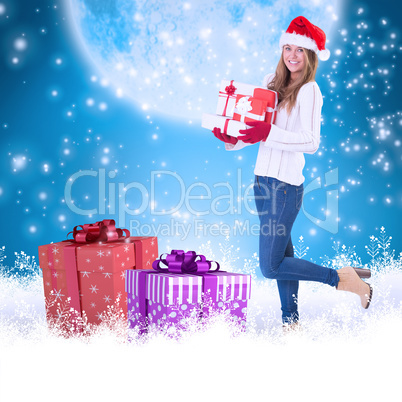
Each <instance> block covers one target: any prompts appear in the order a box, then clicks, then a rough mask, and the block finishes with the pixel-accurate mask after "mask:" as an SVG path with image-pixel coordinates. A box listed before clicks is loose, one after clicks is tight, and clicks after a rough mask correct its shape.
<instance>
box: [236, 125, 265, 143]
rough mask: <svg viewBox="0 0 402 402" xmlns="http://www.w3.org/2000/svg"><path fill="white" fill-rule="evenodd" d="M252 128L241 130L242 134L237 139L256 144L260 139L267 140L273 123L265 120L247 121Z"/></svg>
mask: <svg viewBox="0 0 402 402" xmlns="http://www.w3.org/2000/svg"><path fill="white" fill-rule="evenodd" d="M246 124H247V125H248V126H251V128H248V129H247V130H240V131H239V133H240V134H245V135H239V136H238V137H237V139H239V140H241V141H243V142H246V143H248V144H255V143H257V142H260V141H266V140H267V138H268V135H269V132H270V131H271V124H270V123H266V122H265V121H250V122H248V123H246Z"/></svg>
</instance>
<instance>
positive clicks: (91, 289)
mask: <svg viewBox="0 0 402 402" xmlns="http://www.w3.org/2000/svg"><path fill="white" fill-rule="evenodd" d="M89 290H90V291H91V293H98V290H99V289H98V288H97V287H96V285H91V287H90V288H89Z"/></svg>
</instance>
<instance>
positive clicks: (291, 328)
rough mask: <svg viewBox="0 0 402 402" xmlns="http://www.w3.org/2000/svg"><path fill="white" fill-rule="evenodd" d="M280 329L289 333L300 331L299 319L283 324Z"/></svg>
mask: <svg viewBox="0 0 402 402" xmlns="http://www.w3.org/2000/svg"><path fill="white" fill-rule="evenodd" d="M282 330H283V333H284V334H289V333H295V332H301V331H302V327H301V325H300V323H299V321H297V322H292V323H291V324H283V325H282Z"/></svg>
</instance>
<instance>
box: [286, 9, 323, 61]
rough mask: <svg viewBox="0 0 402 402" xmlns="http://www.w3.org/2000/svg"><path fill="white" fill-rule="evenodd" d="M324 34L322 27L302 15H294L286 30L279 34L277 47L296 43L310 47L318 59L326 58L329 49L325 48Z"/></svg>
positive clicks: (306, 47)
mask: <svg viewBox="0 0 402 402" xmlns="http://www.w3.org/2000/svg"><path fill="white" fill-rule="evenodd" d="M325 40H326V36H325V33H324V31H323V30H322V29H320V28H318V27H317V26H316V25H313V24H312V23H311V22H310V21H309V20H308V19H307V18H305V17H303V16H299V17H296V18H295V19H294V20H293V21H292V22H291V23H290V25H289V27H288V29H287V30H286V32H284V33H283V34H282V35H281V38H280V40H279V47H280V48H281V50H282V48H283V46H284V45H296V46H300V47H304V48H305V49H310V50H312V51H313V52H315V53H317V55H318V58H319V59H320V60H323V61H325V60H328V59H329V56H330V54H331V53H330V51H329V50H328V49H325Z"/></svg>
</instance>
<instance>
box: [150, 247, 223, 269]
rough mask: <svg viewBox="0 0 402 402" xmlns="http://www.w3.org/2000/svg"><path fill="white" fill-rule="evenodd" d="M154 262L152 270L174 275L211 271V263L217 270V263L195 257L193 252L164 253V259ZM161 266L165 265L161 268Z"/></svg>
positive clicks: (175, 251)
mask: <svg viewBox="0 0 402 402" xmlns="http://www.w3.org/2000/svg"><path fill="white" fill-rule="evenodd" d="M162 256H163V254H161V256H160V257H159V258H160V259H159V260H155V261H154V262H153V263H152V268H153V269H154V270H156V271H159V272H171V273H175V274H185V273H187V274H191V273H199V274H200V273H204V272H208V271H209V270H211V266H212V263H213V262H214V263H215V264H216V266H217V267H216V269H214V270H211V271H218V270H219V263H217V262H216V261H209V260H207V259H206V258H205V256H203V255H197V253H196V252H195V251H191V250H190V251H186V252H184V251H183V250H172V251H171V253H170V254H167V253H166V258H162ZM161 264H164V265H166V267H162V266H161Z"/></svg>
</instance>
